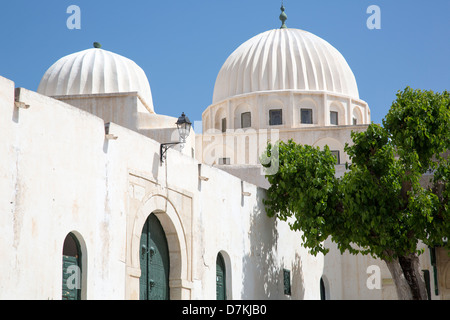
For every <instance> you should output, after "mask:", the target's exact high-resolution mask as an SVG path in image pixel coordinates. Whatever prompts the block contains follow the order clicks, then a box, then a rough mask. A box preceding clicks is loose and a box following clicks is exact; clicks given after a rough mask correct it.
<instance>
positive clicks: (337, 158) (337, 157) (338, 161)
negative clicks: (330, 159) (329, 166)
mask: <svg viewBox="0 0 450 320" xmlns="http://www.w3.org/2000/svg"><path fill="white" fill-rule="evenodd" d="M331 154H332V155H333V156H334V157H335V158H336V164H341V159H340V156H339V150H331Z"/></svg>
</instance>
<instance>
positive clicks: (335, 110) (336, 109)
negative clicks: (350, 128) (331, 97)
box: [329, 101, 346, 126]
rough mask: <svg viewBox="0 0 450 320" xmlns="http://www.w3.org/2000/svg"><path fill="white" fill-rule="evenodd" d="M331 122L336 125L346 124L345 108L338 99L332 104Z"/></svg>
mask: <svg viewBox="0 0 450 320" xmlns="http://www.w3.org/2000/svg"><path fill="white" fill-rule="evenodd" d="M329 123H330V125H335V126H339V125H346V121H345V109H344V107H343V106H342V105H341V104H340V103H338V102H336V101H335V102H333V103H332V104H331V105H330V122H329Z"/></svg>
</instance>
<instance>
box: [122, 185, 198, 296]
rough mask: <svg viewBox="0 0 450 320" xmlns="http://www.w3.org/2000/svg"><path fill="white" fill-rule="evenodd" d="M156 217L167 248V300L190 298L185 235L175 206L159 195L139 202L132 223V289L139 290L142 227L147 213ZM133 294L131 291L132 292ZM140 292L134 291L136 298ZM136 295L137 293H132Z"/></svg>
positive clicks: (130, 268)
mask: <svg viewBox="0 0 450 320" xmlns="http://www.w3.org/2000/svg"><path fill="white" fill-rule="evenodd" d="M152 213H153V214H155V215H156V217H157V218H158V220H159V221H160V223H161V226H162V228H163V229H164V232H165V235H166V238H167V244H168V247H169V259H170V268H169V287H170V299H171V300H179V299H185V298H189V297H190V290H191V287H192V286H191V282H192V281H191V279H190V273H189V268H190V266H189V259H188V258H189V257H188V256H189V254H188V246H187V239H186V232H185V228H184V226H183V223H182V220H181V217H180V214H179V212H178V211H177V209H176V207H175V205H174V204H173V203H172V202H171V201H170V200H169V199H168V198H167V197H166V196H165V195H162V194H151V195H149V196H147V197H145V198H144V199H143V200H142V205H141V206H140V208H139V210H138V211H137V213H136V215H135V217H134V220H133V223H132V231H131V232H132V235H131V241H130V251H131V261H130V264H131V265H129V268H128V269H129V270H133V272H131V273H130V272H129V275H130V276H131V277H133V278H135V279H137V283H136V281H134V282H133V283H132V284H130V285H131V286H133V287H134V288H135V290H139V277H140V275H141V272H140V260H139V252H140V238H141V233H142V228H143V226H144V224H145V221H146V220H147V218H148V216H149V215H150V214H152ZM131 291H133V290H131ZM138 295H139V291H137V296H138ZM134 296H136V293H135V294H134Z"/></svg>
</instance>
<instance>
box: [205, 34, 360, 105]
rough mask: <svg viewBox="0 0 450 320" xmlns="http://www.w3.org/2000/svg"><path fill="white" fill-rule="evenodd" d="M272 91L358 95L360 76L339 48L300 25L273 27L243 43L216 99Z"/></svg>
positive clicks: (222, 78) (230, 60) (227, 63)
mask: <svg viewBox="0 0 450 320" xmlns="http://www.w3.org/2000/svg"><path fill="white" fill-rule="evenodd" d="M269 90H307V91H328V92H332V93H338V94H342V95H345V96H350V97H352V98H355V99H359V94H358V87H357V85H356V80H355V76H354V75H353V72H352V70H351V69H350V67H349V65H348V64H347V62H346V61H345V59H344V57H343V56H342V55H341V54H340V53H339V51H338V50H336V49H335V48H334V47H333V46H332V45H330V44H329V43H328V42H326V41H325V40H323V39H321V38H319V37H317V36H315V35H314V34H312V33H310V32H307V31H303V30H299V29H289V28H283V29H275V30H269V31H266V32H263V33H261V34H259V35H257V36H255V37H253V38H251V39H250V40H248V41H246V42H245V43H243V44H242V45H241V46H240V47H238V48H237V49H236V50H235V51H234V52H233V53H232V54H231V55H230V56H229V57H228V59H227V60H226V61H225V64H224V65H223V66H222V69H221V70H220V72H219V74H218V76H217V80H216V84H215V87H214V95H213V104H215V103H217V102H219V101H222V100H224V99H227V98H229V97H233V96H236V95H240V94H246V93H251V92H258V91H269Z"/></svg>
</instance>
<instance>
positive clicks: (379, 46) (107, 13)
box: [0, 0, 450, 131]
mask: <svg viewBox="0 0 450 320" xmlns="http://www.w3.org/2000/svg"><path fill="white" fill-rule="evenodd" d="M280 3H281V1H277V0H190V1H186V0H183V1H182V0H172V1H154V0H146V1H144V0H129V1H114V0H108V1H106V0H95V1H92V0H91V1H86V0H70V1H65V0H58V1H52V0H41V1H31V0H15V1H2V4H1V5H0V41H1V42H0V43H1V48H2V50H1V51H0V75H1V76H3V77H6V78H8V79H11V80H13V81H15V83H16V86H17V87H25V88H27V89H30V90H34V91H35V90H37V87H38V85H39V81H40V79H41V77H42V76H43V74H44V73H45V71H46V70H47V69H48V68H49V67H50V66H51V65H52V64H53V63H54V62H56V61H57V60H58V59H59V58H61V57H63V56H65V55H68V54H70V53H73V52H77V51H81V50H84V49H87V48H90V47H92V43H93V42H94V41H98V42H100V43H101V44H102V48H103V49H105V50H110V51H113V52H115V53H118V54H121V55H123V56H126V57H128V58H130V59H132V60H134V61H135V62H136V63H137V64H138V65H139V66H141V68H142V69H144V71H145V72H146V74H147V77H148V79H149V81H150V86H151V89H152V94H153V101H154V105H155V111H156V112H157V113H159V114H166V115H170V116H176V117H177V116H179V115H180V114H181V112H183V111H184V112H185V113H186V114H187V115H188V116H189V117H190V119H191V120H192V121H199V120H201V114H202V112H203V111H204V110H205V109H206V108H207V107H208V106H209V105H210V104H211V102H212V95H213V90H214V83H215V80H216V77H217V74H218V72H219V70H220V68H221V66H222V65H223V63H224V62H225V60H226V58H227V57H228V56H229V55H230V54H231V53H232V52H233V51H234V50H235V49H236V48H237V47H238V46H239V45H240V44H242V43H243V42H245V41H246V40H248V39H250V38H251V37H253V36H255V35H257V34H259V33H261V32H264V31H267V30H270V29H274V28H279V27H280V21H279V20H278V16H279V14H280V10H279V8H280ZM70 5H77V6H79V7H80V9H81V29H80V30H69V29H68V28H67V26H66V21H67V19H68V18H69V16H70V14H67V13H66V11H67V8H68V7H69V6H70ZM284 5H285V7H286V13H287V15H288V20H287V26H288V27H290V28H298V29H303V30H307V31H309V32H312V33H314V34H316V35H317V36H319V37H321V38H323V39H325V40H326V41H328V42H329V43H330V44H332V45H333V46H334V47H336V48H337V49H338V50H339V51H340V52H341V53H342V54H343V56H344V57H345V59H346V60H347V62H348V63H349V65H350V67H351V69H352V70H353V73H354V74H355V77H356V80H357V83H358V88H359V93H360V98H361V99H363V100H365V101H366V102H368V104H369V106H370V108H371V112H372V121H374V122H376V123H381V120H382V118H383V117H384V116H385V115H386V113H387V111H388V110H389V107H390V105H391V103H392V101H393V100H395V93H396V92H397V91H398V90H402V89H404V88H405V87H406V86H411V87H413V88H420V89H430V90H434V91H439V92H441V91H443V90H450V18H449V15H450V0H429V1H425V0H420V1H419V0H371V1H367V0H315V1H300V0H285V1H284ZM370 5H377V6H379V8H380V9H381V29H379V30H369V29H368V28H367V26H366V21H367V19H368V18H369V17H370V14H367V13H366V10H367V8H368V7H369V6H370ZM196 131H197V130H196Z"/></svg>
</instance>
